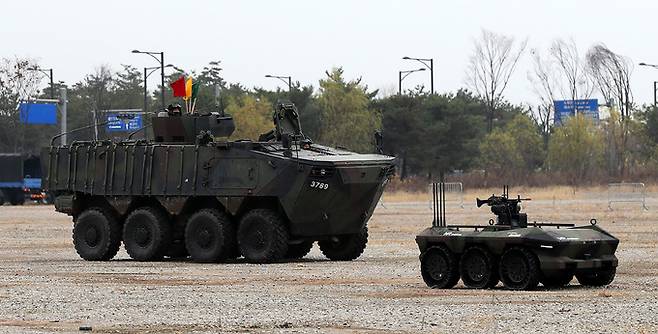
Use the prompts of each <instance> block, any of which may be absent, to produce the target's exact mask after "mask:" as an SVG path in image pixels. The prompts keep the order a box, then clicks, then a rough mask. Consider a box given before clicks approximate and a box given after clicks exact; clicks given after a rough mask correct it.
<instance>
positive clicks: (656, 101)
mask: <svg viewBox="0 0 658 334" xmlns="http://www.w3.org/2000/svg"><path fill="white" fill-rule="evenodd" d="M638 65H640V66H647V67H653V68H656V69H658V65H654V64H647V63H640V64H638ZM657 90H658V81H654V82H653V106H654V108H655V107H658V96H656V91H657Z"/></svg>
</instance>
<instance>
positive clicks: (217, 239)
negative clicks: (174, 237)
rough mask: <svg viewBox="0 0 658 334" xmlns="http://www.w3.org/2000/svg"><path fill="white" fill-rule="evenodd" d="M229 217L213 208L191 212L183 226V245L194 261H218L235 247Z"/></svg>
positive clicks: (226, 256) (227, 255)
mask: <svg viewBox="0 0 658 334" xmlns="http://www.w3.org/2000/svg"><path fill="white" fill-rule="evenodd" d="M233 231H234V229H233V227H232V222H231V221H230V219H229V218H228V217H227V216H226V215H225V214H224V213H222V212H220V211H218V210H215V209H203V210H201V211H199V212H197V213H195V214H193V215H192V216H191V217H190V219H189V220H188V222H187V225H186V227H185V246H186V248H187V251H188V252H189V253H190V256H191V257H192V260H194V261H196V262H219V261H221V260H224V259H226V258H228V257H229V255H230V254H231V253H232V252H233V249H234V248H235V234H234V233H233Z"/></svg>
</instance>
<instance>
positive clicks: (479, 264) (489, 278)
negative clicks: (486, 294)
mask: <svg viewBox="0 0 658 334" xmlns="http://www.w3.org/2000/svg"><path fill="white" fill-rule="evenodd" d="M496 267H497V266H496V261H495V259H494V257H493V256H492V255H491V253H490V252H489V251H487V250H486V249H483V248H481V247H477V246H474V247H470V248H468V249H467V250H466V251H465V252H464V254H463V255H462V257H461V260H460V261H459V272H460V275H461V279H462V282H464V285H466V286H467V287H469V288H476V289H484V288H493V287H495V286H496V284H498V271H497V268H496Z"/></svg>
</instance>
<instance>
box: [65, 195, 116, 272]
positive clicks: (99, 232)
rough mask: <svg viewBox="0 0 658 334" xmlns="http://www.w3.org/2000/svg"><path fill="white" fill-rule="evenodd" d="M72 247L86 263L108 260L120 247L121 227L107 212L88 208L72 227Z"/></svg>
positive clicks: (96, 208)
mask: <svg viewBox="0 0 658 334" xmlns="http://www.w3.org/2000/svg"><path fill="white" fill-rule="evenodd" d="M73 245H74V247H75V251H76V252H77V253H78V255H80V257H81V258H83V259H85V260H87V261H107V260H110V259H112V258H113V257H114V256H115V255H116V254H117V252H118V251H119V247H120V246H121V226H120V225H119V223H118V222H117V220H116V218H115V217H114V216H113V215H112V214H110V213H108V212H107V211H105V210H103V209H101V208H98V207H92V208H89V209H87V210H85V211H83V212H82V213H81V214H80V216H78V218H77V219H76V221H75V224H74V225H73Z"/></svg>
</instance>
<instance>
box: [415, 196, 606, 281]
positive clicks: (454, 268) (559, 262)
mask: <svg viewBox="0 0 658 334" xmlns="http://www.w3.org/2000/svg"><path fill="white" fill-rule="evenodd" d="M435 191H436V186H435ZM435 198H436V199H440V198H441V195H438V196H435ZM521 200H522V199H520V198H518V199H509V198H508V197H507V194H504V195H503V196H501V197H497V196H492V197H491V198H490V199H489V200H487V201H489V202H491V206H492V211H494V212H495V213H497V215H498V217H497V223H495V222H494V220H493V219H491V220H490V221H489V225H484V226H476V225H448V224H446V223H445V217H444V216H443V215H444V213H443V212H444V211H445V210H444V207H441V205H440V204H439V205H438V208H439V209H438V210H435V221H434V224H433V226H432V227H430V228H427V229H425V230H423V231H422V232H421V233H419V234H418V235H417V236H416V243H417V244H418V247H419V249H420V262H421V274H422V277H423V280H424V281H425V283H426V284H427V285H428V286H429V287H432V288H451V287H453V286H455V285H456V284H457V283H458V281H459V280H460V279H461V280H462V282H463V283H464V285H465V286H466V287H470V288H492V287H494V286H496V285H497V284H498V282H499V281H502V283H503V286H504V287H505V288H508V289H513V290H530V289H534V288H535V287H537V285H538V284H539V283H542V284H543V285H544V286H545V287H561V286H565V285H567V284H569V282H571V280H572V279H573V277H574V276H576V278H577V279H578V281H579V282H580V283H581V284H582V285H586V286H603V285H607V284H610V283H611V282H612V280H613V279H614V277H615V273H616V268H617V257H616V256H615V251H616V249H617V246H618V244H619V240H618V239H617V238H615V237H614V236H612V235H611V234H610V233H608V232H606V231H605V230H603V229H602V228H600V227H598V226H597V225H596V220H594V219H592V220H591V221H590V223H591V224H590V225H585V226H579V227H575V226H574V225H573V224H554V223H527V221H526V220H527V216H526V215H525V214H524V213H521V212H520V206H518V203H519V202H520V201H521ZM487 201H482V200H478V206H479V205H482V204H484V203H487ZM436 207H437V205H435V208H436ZM437 211H438V212H440V213H439V214H438V215H437V214H436V212H437Z"/></svg>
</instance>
